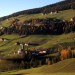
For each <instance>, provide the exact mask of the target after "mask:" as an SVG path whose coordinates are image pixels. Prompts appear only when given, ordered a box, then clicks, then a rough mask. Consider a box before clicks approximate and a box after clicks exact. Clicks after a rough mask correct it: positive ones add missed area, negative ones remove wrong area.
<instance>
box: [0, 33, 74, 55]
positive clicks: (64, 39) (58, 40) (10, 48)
mask: <svg viewBox="0 0 75 75" xmlns="http://www.w3.org/2000/svg"><path fill="white" fill-rule="evenodd" d="M0 38H7V39H9V40H7V41H0V50H3V51H4V52H2V53H1V54H2V55H5V56H6V55H8V54H10V55H13V53H14V52H17V51H18V49H19V48H21V46H16V45H15V43H16V42H24V43H33V42H34V43H39V46H28V48H50V47H53V46H55V45H58V44H62V43H63V44H64V43H72V42H75V40H74V38H75V33H69V34H62V35H30V36H25V37H21V36H19V35H15V34H12V35H3V36H0Z"/></svg>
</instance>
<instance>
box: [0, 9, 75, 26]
mask: <svg viewBox="0 0 75 75" xmlns="http://www.w3.org/2000/svg"><path fill="white" fill-rule="evenodd" d="M74 16H75V10H72V9H70V10H64V11H60V12H59V13H57V14H50V13H48V14H47V15H42V13H39V14H31V15H19V16H17V17H11V18H9V19H6V20H4V21H2V22H1V24H0V27H1V26H4V27H7V26H9V25H10V23H11V21H12V20H13V19H14V18H18V19H19V20H20V21H21V22H24V21H25V20H29V19H36V18H39V19H40V18H58V19H64V20H69V21H70V19H71V18H73V17H74Z"/></svg>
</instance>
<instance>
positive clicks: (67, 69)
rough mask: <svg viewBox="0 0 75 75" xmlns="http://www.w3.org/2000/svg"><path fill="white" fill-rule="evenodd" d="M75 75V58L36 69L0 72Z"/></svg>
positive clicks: (31, 74) (29, 74) (24, 74)
mask: <svg viewBox="0 0 75 75" xmlns="http://www.w3.org/2000/svg"><path fill="white" fill-rule="evenodd" d="M17 74H21V75H67V74H68V75H75V58H72V59H67V60H63V61H60V62H58V63H56V64H53V65H45V66H42V67H38V68H32V69H27V70H26V69H25V70H24V69H23V70H14V71H8V72H1V74H0V75H17Z"/></svg>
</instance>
